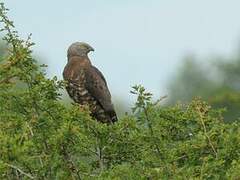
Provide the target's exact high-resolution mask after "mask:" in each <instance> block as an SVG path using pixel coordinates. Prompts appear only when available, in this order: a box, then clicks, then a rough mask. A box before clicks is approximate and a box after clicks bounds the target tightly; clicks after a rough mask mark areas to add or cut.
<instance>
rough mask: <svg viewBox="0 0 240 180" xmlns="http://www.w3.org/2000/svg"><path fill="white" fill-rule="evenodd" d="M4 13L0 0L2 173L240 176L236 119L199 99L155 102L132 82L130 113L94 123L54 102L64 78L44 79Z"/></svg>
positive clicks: (80, 176)
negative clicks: (111, 121)
mask: <svg viewBox="0 0 240 180" xmlns="http://www.w3.org/2000/svg"><path fill="white" fill-rule="evenodd" d="M6 12H7V9H6V8H5V7H4V5H3V4H1V7H0V18H1V19H0V20H1V25H2V27H3V28H2V31H3V32H5V36H4V38H3V39H4V40H5V42H6V43H7V44H8V49H9V50H8V52H7V53H6V54H5V56H4V57H3V58H2V61H1V63H0V104H1V106H0V179H194V178H196V179H229V178H233V179H234V178H235V179H238V178H240V173H239V172H240V171H239V170H240V165H239V163H240V159H239V157H240V128H239V123H238V122H235V123H232V124H225V123H224V122H223V118H222V112H221V110H214V109H212V108H211V107H210V106H209V105H208V104H207V103H205V102H203V101H201V100H200V99H196V100H194V101H193V102H191V103H190V104H187V105H175V106H173V107H161V106H160V105H159V102H153V101H152V99H151V97H152V95H151V94H150V93H148V92H146V90H145V89H144V88H143V87H142V86H134V87H133V90H132V94H134V95H136V96H137V101H136V104H135V107H133V112H134V113H133V115H132V116H130V115H128V116H125V117H124V118H122V119H121V120H120V121H119V122H117V123H115V124H114V125H106V124H101V123H98V122H96V121H95V120H93V119H92V118H91V117H90V116H89V112H88V111H87V109H86V108H84V109H83V108H81V107H79V106H78V105H76V104H73V105H71V107H66V106H65V105H63V104H62V103H61V102H60V101H59V99H60V98H61V94H59V90H60V89H62V88H64V82H62V81H59V80H57V78H56V77H54V78H52V79H49V78H46V76H45V74H44V71H43V68H44V67H39V66H38V65H37V63H36V61H35V60H34V59H33V57H32V51H31V47H32V46H33V43H32V42H31V40H30V38H28V39H27V40H22V39H21V38H19V36H18V34H17V32H16V31H15V29H14V26H13V23H12V22H11V21H10V20H9V19H8V17H7V16H6Z"/></svg>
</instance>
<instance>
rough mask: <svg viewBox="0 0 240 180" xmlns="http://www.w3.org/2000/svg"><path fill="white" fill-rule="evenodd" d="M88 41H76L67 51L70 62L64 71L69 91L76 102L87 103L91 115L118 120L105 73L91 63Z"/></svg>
mask: <svg viewBox="0 0 240 180" xmlns="http://www.w3.org/2000/svg"><path fill="white" fill-rule="evenodd" d="M90 51H94V49H93V48H92V47H91V46H90V45H89V44H87V43H84V42H75V43H73V44H71V46H70V47H69V48H68V51H67V58H68V63H67V65H66V66H65V68H64V71H63V78H64V80H65V81H66V82H67V86H66V89H67V92H68V94H69V96H70V97H71V98H72V99H73V101H74V102H75V103H78V104H80V105H87V106H88V107H89V109H90V112H91V116H92V117H94V118H95V119H96V120H97V121H100V122H103V123H113V122H115V121H117V116H116V112H115V110H114V106H113V104H112V101H111V94H110V92H109V90H108V86H107V82H106V80H105V78H104V76H103V74H102V73H101V72H100V71H99V70H98V69H97V68H96V67H94V66H93V65H92V64H91V61H90V59H89V57H88V53H89V52H90Z"/></svg>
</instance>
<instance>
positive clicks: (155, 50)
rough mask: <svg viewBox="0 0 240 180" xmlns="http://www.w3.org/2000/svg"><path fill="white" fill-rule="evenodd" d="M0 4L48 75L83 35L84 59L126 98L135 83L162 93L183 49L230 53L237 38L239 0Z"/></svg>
mask: <svg viewBox="0 0 240 180" xmlns="http://www.w3.org/2000/svg"><path fill="white" fill-rule="evenodd" d="M4 2H5V5H6V7H8V8H9V9H10V12H9V15H10V17H11V19H12V20H14V22H15V25H16V28H17V30H18V31H19V33H20V34H21V35H22V36H23V37H26V36H27V34H28V33H32V34H33V36H32V37H33V41H34V42H35V43H36V45H35V47H34V50H35V53H36V54H40V55H41V56H42V57H43V59H44V61H45V62H46V63H47V64H48V65H49V72H50V76H53V75H57V76H58V77H60V78H62V76H61V73H62V70H63V68H64V65H65V63H66V50H67V48H68V46H69V45H70V44H71V43H72V42H75V41H85V42H87V43H89V44H91V45H92V46H93V47H94V48H95V52H93V53H91V55H90V58H91V59H92V62H93V64H94V65H95V66H97V67H98V68H99V69H100V70H101V71H102V72H103V73H104V75H105V77H106V79H107V81H108V84H109V87H110V90H111V92H112V94H113V96H124V97H125V99H129V96H130V94H129V91H130V87H131V86H132V85H135V84H139V83H141V84H143V85H144V86H145V87H146V88H147V89H148V90H150V91H151V92H153V93H155V94H156V96H161V95H165V94H166V86H167V82H168V79H169V78H170V77H171V76H172V75H174V71H175V69H176V68H177V66H178V65H179V64H180V63H181V61H182V57H183V56H184V55H186V54H188V53H192V52H194V53H196V54H198V55H201V56H207V55H208V54H217V53H220V54H222V55H230V54H232V53H233V52H235V51H236V49H237V47H238V42H239V39H240V38H239V36H240V21H239V17H240V11H239V7H240V1H239V0H198V1H197V0H181V1H180V0H121V1H116V0H115V1H113V0H104V1H100V0H85V1H83V0H75V1H74V0H68V1H66V0H62V1H60V0H58V1H57V0H51V1H49V0H41V1H33V0H21V1H20V0H19V1H17V0H5V1H4Z"/></svg>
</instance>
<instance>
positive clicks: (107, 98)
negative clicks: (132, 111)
mask: <svg viewBox="0 0 240 180" xmlns="http://www.w3.org/2000/svg"><path fill="white" fill-rule="evenodd" d="M86 88H87V90H88V91H89V93H90V94H91V95H92V96H93V97H94V98H95V99H96V100H97V101H98V102H99V103H100V104H101V106H102V107H103V109H104V110H105V111H106V112H111V111H114V107H113V104H112V102H111V94H110V92H109V90H108V87H107V83H106V80H105V78H104V76H103V75H102V73H101V72H100V71H99V70H98V69H97V68H96V67H94V66H91V67H90V68H88V70H87V71H86Z"/></svg>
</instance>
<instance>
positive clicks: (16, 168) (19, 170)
mask: <svg viewBox="0 0 240 180" xmlns="http://www.w3.org/2000/svg"><path fill="white" fill-rule="evenodd" d="M5 164H6V165H7V166H8V167H10V168H12V169H15V170H17V171H18V172H19V173H21V174H23V175H24V176H27V177H29V178H30V179H35V178H34V177H33V176H32V175H30V174H28V173H25V172H24V171H23V170H21V169H20V168H18V167H17V166H14V165H12V164H8V163H5Z"/></svg>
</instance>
